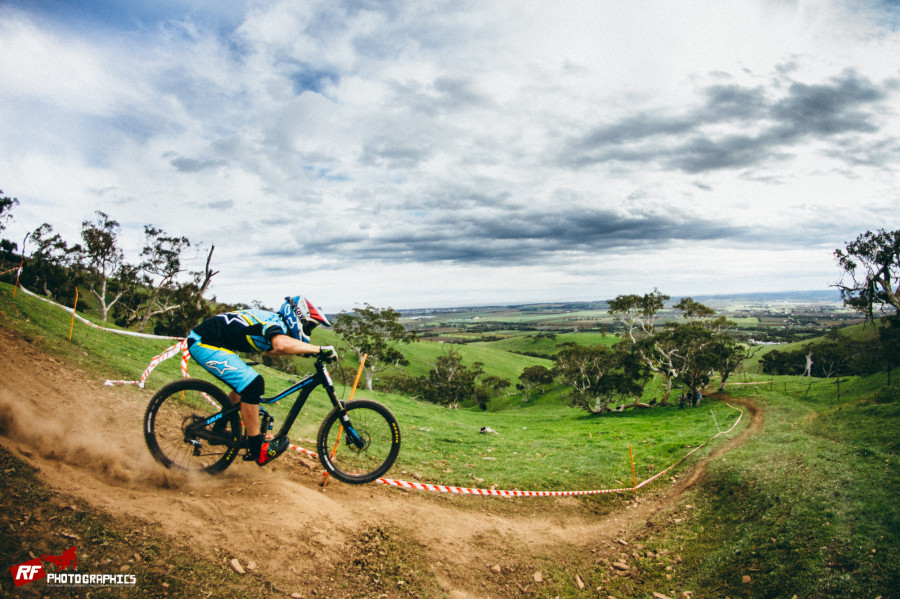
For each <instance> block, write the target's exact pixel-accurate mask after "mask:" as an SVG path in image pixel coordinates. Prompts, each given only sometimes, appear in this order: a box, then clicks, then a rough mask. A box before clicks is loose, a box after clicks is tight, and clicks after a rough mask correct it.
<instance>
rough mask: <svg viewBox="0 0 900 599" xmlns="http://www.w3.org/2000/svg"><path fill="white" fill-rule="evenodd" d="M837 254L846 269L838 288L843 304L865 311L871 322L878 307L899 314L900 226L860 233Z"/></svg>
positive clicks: (839, 261) (835, 253) (841, 264)
mask: <svg viewBox="0 0 900 599" xmlns="http://www.w3.org/2000/svg"><path fill="white" fill-rule="evenodd" d="M834 256H835V258H837V261H838V264H839V265H840V267H841V268H842V269H843V273H842V275H841V280H840V281H839V282H838V283H837V285H836V287H837V288H838V289H839V290H840V291H841V297H842V299H843V300H844V304H846V305H848V306H850V307H852V308H853V309H855V310H858V311H860V312H862V313H863V314H864V315H865V317H866V320H867V321H868V322H872V321H873V320H874V319H875V309H876V307H878V308H880V310H881V311H882V312H884V311H885V310H886V309H889V308H891V307H892V308H893V309H894V310H895V314H896V313H900V229H898V230H896V231H885V230H884V229H879V230H878V231H875V232H874V233H873V232H872V231H866V232H865V233H861V234H860V235H859V236H858V237H857V238H856V239H855V240H853V241H852V242H850V243H848V244H846V247H845V248H844V249H843V250H841V249H836V250H835V251H834ZM848 277H849V280H847V278H848Z"/></svg>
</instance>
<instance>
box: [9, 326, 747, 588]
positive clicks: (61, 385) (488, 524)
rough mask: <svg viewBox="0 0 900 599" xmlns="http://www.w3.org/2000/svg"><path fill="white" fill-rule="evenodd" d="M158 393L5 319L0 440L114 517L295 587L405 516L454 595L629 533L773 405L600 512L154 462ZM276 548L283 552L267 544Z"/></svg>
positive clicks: (566, 503) (283, 470)
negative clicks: (190, 469)
mask: <svg viewBox="0 0 900 599" xmlns="http://www.w3.org/2000/svg"><path fill="white" fill-rule="evenodd" d="M150 395H151V393H150V392H149V391H144V390H139V389H136V388H122V387H118V388H111V387H104V386H103V384H102V381H99V380H94V379H92V378H89V377H87V376H86V375H84V374H83V373H80V372H76V371H73V370H71V369H70V368H69V367H68V366H67V365H66V364H64V363H62V362H61V361H59V360H57V359H55V358H52V357H49V356H47V355H45V354H43V353H40V352H38V351H35V350H34V348H32V347H31V346H30V345H29V344H27V343H26V342H24V341H22V340H21V339H19V338H18V337H16V336H14V335H13V334H12V333H11V332H9V331H7V330H3V329H0V443H2V444H3V445H4V446H5V447H6V448H7V449H10V450H11V451H13V452H15V453H16V454H17V455H20V456H24V457H25V459H27V460H28V461H29V462H30V463H31V464H32V465H34V466H36V467H37V468H39V469H40V471H41V473H42V476H43V477H44V478H45V480H46V481H47V483H48V484H49V485H50V486H51V487H53V488H55V489H57V490H58V491H60V492H63V493H66V494H70V495H73V496H76V497H80V498H83V499H84V500H86V501H88V502H89V503H91V504H93V505H94V506H96V507H97V508H99V509H101V510H103V511H105V512H107V513H109V514H110V515H112V516H114V517H116V518H122V519H126V520H128V519H131V520H140V521H146V522H150V523H153V526H154V527H157V526H158V530H159V531H160V532H162V533H164V534H166V535H168V536H170V537H171V538H172V539H173V540H174V541H175V542H177V543H180V544H183V545H184V546H186V547H188V548H190V549H191V550H192V551H195V552H196V553H197V554H198V555H205V556H208V557H212V556H214V555H218V556H221V555H223V554H224V555H232V556H233V557H237V558H239V559H240V560H241V561H242V562H243V563H247V562H249V561H255V562H256V563H257V564H259V569H260V571H261V572H264V573H265V574H266V575H267V576H269V577H270V579H272V580H275V581H277V583H278V584H279V585H284V587H285V588H297V586H298V585H299V584H300V583H299V582H298V581H300V580H302V581H307V583H311V582H313V581H315V580H316V579H317V578H318V577H319V576H321V571H322V563H323V561H324V562H325V563H329V562H330V563H338V562H340V560H341V559H342V552H343V551H344V550H345V547H346V545H347V543H348V537H349V536H350V535H357V534H358V533H359V531H360V530H363V529H368V528H371V527H375V526H381V527H385V526H392V527H397V528H400V529H403V530H405V531H406V534H409V535H410V536H411V537H413V538H414V539H415V541H416V542H417V543H418V544H420V545H421V546H422V547H425V548H426V552H427V553H428V555H429V561H430V562H431V563H432V564H433V565H434V566H433V569H434V572H435V575H436V576H437V578H438V580H439V581H440V582H441V585H442V586H443V587H444V590H445V591H446V592H447V595H448V596H449V597H454V598H460V599H462V598H466V597H470V596H472V597H474V596H479V594H478V591H477V589H479V588H480V586H479V584H478V582H479V578H483V577H484V576H487V575H488V574H489V573H490V572H489V571H488V568H489V567H490V565H492V564H495V563H501V564H504V567H505V568H509V567H510V565H509V564H513V567H514V566H515V564H514V562H515V557H514V555H513V553H515V554H516V555H520V556H521V555H526V556H527V555H552V554H554V552H556V551H558V550H559V549H561V548H563V547H586V546H589V545H591V546H593V545H596V544H598V543H599V542H600V541H601V540H604V539H605V540H609V541H610V544H611V542H612V540H613V539H616V538H623V537H627V536H629V535H630V531H633V530H636V529H637V527H639V526H643V525H644V524H645V523H646V521H647V520H648V519H649V518H650V517H651V516H652V515H653V514H655V513H656V512H657V511H659V510H661V509H665V508H666V507H667V506H669V505H671V504H672V503H673V502H674V501H675V500H676V499H677V498H678V497H679V496H680V495H681V494H683V493H684V492H685V491H686V490H687V489H688V488H690V487H691V486H692V485H694V484H696V482H697V481H698V480H699V479H700V477H701V476H702V475H703V473H704V471H705V465H706V462H707V461H708V460H709V459H714V458H715V457H716V456H718V455H721V454H722V453H724V452H725V451H728V449H730V448H731V447H733V446H735V445H736V444H739V443H741V442H742V440H743V439H744V438H745V437H746V436H747V435H750V434H753V433H754V432H755V431H756V430H758V429H759V427H760V426H761V423H762V415H761V413H759V411H758V410H756V409H755V407H753V406H752V405H750V406H747V404H745V406H746V407H749V408H750V409H749V410H748V413H747V415H748V416H751V418H750V421H751V422H750V426H749V427H745V428H744V429H742V431H741V432H740V433H739V434H737V435H736V436H734V437H733V438H731V439H729V440H728V441H727V442H719V444H718V445H717V447H716V449H715V450H714V451H713V452H712V454H711V455H710V456H709V457H708V458H705V459H703V460H701V461H700V462H699V464H697V465H696V466H695V467H694V468H693V470H692V472H691V473H690V475H689V476H686V477H683V478H682V479H681V481H680V482H679V483H678V484H677V485H676V486H674V487H670V488H668V489H666V490H663V491H657V492H655V493H642V494H641V495H639V496H638V500H637V501H635V502H633V503H631V502H629V503H628V508H627V509H622V510H620V511H618V512H616V513H613V514H609V515H604V516H600V515H597V514H596V513H593V511H592V509H591V507H590V506H587V505H585V502H582V501H579V500H577V499H573V498H558V499H519V500H508V499H498V498H490V499H485V498H476V497H449V496H442V495H437V496H436V495H431V494H427V493H423V492H407V491H402V490H398V489H394V488H389V487H385V486H381V485H365V486H359V487H357V486H350V485H344V484H341V483H338V482H334V481H333V482H332V483H331V484H329V485H328V487H327V489H326V490H324V491H323V489H322V488H321V487H320V486H319V481H320V480H321V477H320V475H319V469H318V467H317V466H316V465H315V464H313V463H312V462H311V461H309V460H304V459H303V458H301V457H300V456H299V455H296V454H291V455H287V454H286V455H285V456H283V457H282V458H281V459H279V460H278V461H276V462H273V463H272V464H271V465H269V466H267V467H266V468H258V467H257V466H255V465H252V464H245V463H240V462H238V463H236V464H235V466H233V467H232V468H230V469H229V470H228V471H226V473H224V474H223V475H221V476H218V477H206V476H203V477H195V478H191V477H187V476H182V475H178V474H176V473H173V472H171V471H167V470H165V469H163V468H162V467H160V466H159V465H158V464H156V463H155V462H154V461H153V460H152V458H151V457H150V455H149V453H148V451H147V449H146V447H145V446H144V443H143V437H142V435H141V434H140V431H141V422H142V417H143V411H144V408H145V406H146V404H147V401H148V399H149V397H150ZM272 546H280V547H282V548H284V550H283V551H278V552H273V551H265V550H262V551H261V549H264V548H265V547H272ZM509 548H515V552H510V550H509ZM313 554H314V555H315V556H316V557H315V559H303V558H304V557H308V556H310V555H313ZM298 557H299V558H301V559H298ZM504 560H506V563H505V562H504Z"/></svg>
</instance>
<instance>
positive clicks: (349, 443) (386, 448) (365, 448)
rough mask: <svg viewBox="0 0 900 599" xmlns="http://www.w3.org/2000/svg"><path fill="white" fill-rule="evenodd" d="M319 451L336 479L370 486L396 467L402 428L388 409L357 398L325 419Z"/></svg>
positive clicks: (317, 445)
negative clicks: (395, 462) (392, 467)
mask: <svg viewBox="0 0 900 599" xmlns="http://www.w3.org/2000/svg"><path fill="white" fill-rule="evenodd" d="M344 414H346V416H345V417H344ZM316 449H317V450H318V452H319V461H320V462H322V465H323V466H324V467H325V470H327V471H328V473H329V474H331V475H332V476H333V477H335V478H336V479H338V480H340V481H343V482H345V483H349V484H351V485H360V484H363V483H370V482H372V481H373V480H375V479H376V478H378V477H380V476H381V475H383V474H384V473H386V472H387V471H388V470H390V468H391V466H393V465H394V460H396V459H397V454H399V453H400V426H399V425H398V424H397V419H396V418H394V415H393V414H391V411H390V410H388V409H387V408H386V407H385V406H383V405H381V404H380V403H378V402H375V401H371V400H368V399H357V400H355V401H350V402H347V403H346V404H344V410H341V409H340V408H335V409H334V410H332V411H331V413H330V414H328V416H326V417H325V421H324V422H322V427H321V428H320V429H319V437H318V439H317V441H316Z"/></svg>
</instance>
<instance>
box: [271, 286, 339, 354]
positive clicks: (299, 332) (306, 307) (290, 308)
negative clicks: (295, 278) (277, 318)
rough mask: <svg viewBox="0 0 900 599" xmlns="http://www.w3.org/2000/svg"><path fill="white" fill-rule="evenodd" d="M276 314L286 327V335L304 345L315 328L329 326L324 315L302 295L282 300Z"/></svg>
mask: <svg viewBox="0 0 900 599" xmlns="http://www.w3.org/2000/svg"><path fill="white" fill-rule="evenodd" d="M278 313H279V314H281V318H282V320H284V324H286V325H287V328H288V334H289V335H290V336H291V337H293V338H294V339H299V340H300V341H305V342H306V343H309V336H310V334H312V332H313V329H315V328H316V327H317V326H319V325H322V326H326V327H330V326H331V323H330V322H328V319H327V318H326V317H325V314H324V313H322V311H320V310H319V309H318V308H316V307H315V306H313V305H312V302H310V301H309V300H308V299H306V298H305V297H303V296H302V295H295V296H294V297H286V298H284V303H283V304H281V309H280V310H279V311H278Z"/></svg>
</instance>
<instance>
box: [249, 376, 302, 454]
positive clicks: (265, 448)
mask: <svg viewBox="0 0 900 599" xmlns="http://www.w3.org/2000/svg"><path fill="white" fill-rule="evenodd" d="M264 390H265V384H264V382H263V378H262V377H261V376H257V377H256V378H255V379H253V381H251V382H250V384H249V385H247V386H246V387H245V388H244V389H242V390H241V417H242V418H243V419H244V430H246V432H247V455H246V456H245V457H244V459H248V460H253V461H254V462H256V463H257V464H259V465H260V466H262V465H264V464H267V463H269V462H271V461H272V460H274V459H275V458H277V457H278V456H279V455H281V454H282V453H283V452H284V450H285V449H287V448H288V445H290V441H288V438H287V437H286V436H282V437H278V438H275V439H272V441H271V442H269V441H267V440H266V433H265V432H264V431H260V428H259V400H260V398H261V397H262V394H263V391H264Z"/></svg>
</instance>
